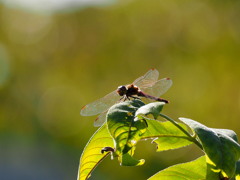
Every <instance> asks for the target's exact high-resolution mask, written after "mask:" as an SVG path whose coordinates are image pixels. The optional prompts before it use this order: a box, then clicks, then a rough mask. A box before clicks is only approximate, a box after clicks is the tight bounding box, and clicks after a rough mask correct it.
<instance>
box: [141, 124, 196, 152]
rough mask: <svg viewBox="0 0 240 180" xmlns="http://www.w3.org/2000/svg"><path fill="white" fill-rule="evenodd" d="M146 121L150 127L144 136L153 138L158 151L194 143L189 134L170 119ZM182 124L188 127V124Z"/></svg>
mask: <svg viewBox="0 0 240 180" xmlns="http://www.w3.org/2000/svg"><path fill="white" fill-rule="evenodd" d="M146 122H147V124H148V128H147V131H146V132H145V133H144V135H143V136H142V138H146V139H148V138H153V139H154V142H155V143H157V151H166V150H169V149H176V148H180V147H184V146H187V145H190V144H192V142H191V141H189V139H188V136H187V135H186V134H184V133H183V132H182V131H180V130H179V129H178V128H177V127H176V126H174V125H173V124H172V123H171V122H169V121H166V122H160V121H155V120H146ZM181 126H182V127H183V128H184V129H187V127H186V125H184V124H181Z"/></svg>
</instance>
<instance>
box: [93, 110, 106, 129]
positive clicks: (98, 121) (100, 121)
mask: <svg viewBox="0 0 240 180" xmlns="http://www.w3.org/2000/svg"><path fill="white" fill-rule="evenodd" d="M106 119H107V111H105V112H103V113H101V114H100V115H99V116H98V117H97V119H95V121H94V126H95V127H98V126H101V125H103V124H104V122H105V121H106Z"/></svg>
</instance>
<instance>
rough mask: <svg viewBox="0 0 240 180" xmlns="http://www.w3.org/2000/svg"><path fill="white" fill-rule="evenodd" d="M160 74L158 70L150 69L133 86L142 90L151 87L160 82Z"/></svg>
mask: <svg viewBox="0 0 240 180" xmlns="http://www.w3.org/2000/svg"><path fill="white" fill-rule="evenodd" d="M158 76H159V72H158V70H156V69H150V70H149V71H148V72H147V73H146V74H145V75H143V76H141V77H139V78H137V79H136V80H135V81H134V82H133V84H134V85H136V86H138V87H139V88H140V89H144V88H147V87H151V86H153V85H154V83H155V82H156V81H157V80H158Z"/></svg>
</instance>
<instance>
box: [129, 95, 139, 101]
mask: <svg viewBox="0 0 240 180" xmlns="http://www.w3.org/2000/svg"><path fill="white" fill-rule="evenodd" d="M129 97H131V98H133V99H140V98H139V97H136V96H129ZM128 99H129V98H128ZM129 100H130V99H129Z"/></svg>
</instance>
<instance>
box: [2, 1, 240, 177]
mask: <svg viewBox="0 0 240 180" xmlns="http://www.w3.org/2000/svg"><path fill="white" fill-rule="evenodd" d="M38 1H39V3H38V4H37V3H36V4H35V5H34V3H33V2H37V1H30V0H29V1H27V0H25V1H24V0H22V3H21V1H16V2H18V3H14V2H15V1H13V0H12V1H6V0H2V1H0V179H1V180H13V179H18V180H32V179H34V180H42V179H45V180H53V179H58V180H70V179H76V178H77V172H78V165H79V158H80V155H81V152H82V150H83V148H84V146H85V145H86V143H87V141H88V139H89V138H90V137H91V136H92V134H93V133H94V132H95V131H96V130H97V128H95V127H93V120H94V119H95V117H81V116H80V115H79V112H80V109H81V107H82V106H83V105H85V104H87V103H90V102H92V101H94V100H95V99H98V98H100V97H102V96H104V95H105V94H107V93H108V92H110V91H113V90H114V89H116V87H117V86H118V85H122V84H127V83H130V82H132V81H133V80H134V79H136V78H137V77H139V76H141V75H143V74H144V73H146V72H147V71H148V70H149V69H150V68H156V69H158V70H159V72H160V76H161V77H170V78H171V79H172V80H173V86H172V88H171V89H170V90H169V91H168V92H167V93H166V94H164V95H163V98H165V99H168V100H170V101H171V103H170V104H169V105H167V106H165V108H164V110H163V113H165V114H167V115H169V116H170V117H172V118H174V119H177V118H178V117H188V118H192V119H194V120H197V121H199V122H201V123H203V124H205V125H207V126H209V127H215V128H226V129H232V130H234V131H235V132H236V133H238V134H240V128H239V119H240V113H239V109H240V83H239V82H240V81H239V78H240V21H239V17H240V1H237V0H230V1H216V0H212V1H198V0H194V1H190V0H182V1H178V0H169V1H164V0H152V1H148V0H122V1H113V0H108V1H107V0H105V1H104V0H101V1H97V0H95V1H94V0H91V1H90V0H89V2H88V1H81V0H78V1H77V0H75V1H73V0H71V1H68V2H67V1H66V2H65V3H62V4H61V3H60V2H64V1H60V0H59V1H55V3H56V2H59V4H58V3H56V4H54V3H51V2H52V1H49V2H48V3H46V1H41V0H38ZM155 150H156V147H155V145H153V144H150V141H146V142H140V143H139V144H138V148H137V150H136V155H135V157H136V158H144V159H145V160H146V163H145V165H143V166H141V167H121V166H120V165H119V164H118V162H117V161H116V160H114V161H111V160H110V158H107V159H105V160H104V161H103V162H102V163H101V164H100V166H98V167H97V168H96V170H95V171H94V172H93V174H92V177H91V178H90V179H97V180H101V179H115V180H122V179H126V180H127V179H129V180H130V179H138V180H144V179H147V177H149V176H151V175H153V174H154V173H156V172H158V171H159V170H161V169H162V168H165V167H167V166H170V165H173V164H175V163H179V162H186V161H190V160H192V159H194V158H196V157H197V156H199V155H201V152H200V151H199V150H198V149H197V148H196V147H195V146H194V145H193V146H190V147H187V148H185V149H179V150H174V151H170V152H162V153H156V152H155Z"/></svg>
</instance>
